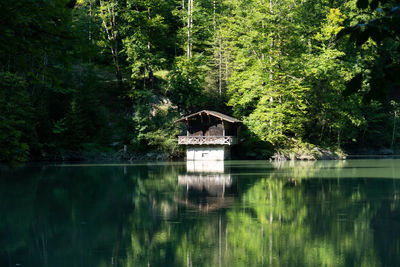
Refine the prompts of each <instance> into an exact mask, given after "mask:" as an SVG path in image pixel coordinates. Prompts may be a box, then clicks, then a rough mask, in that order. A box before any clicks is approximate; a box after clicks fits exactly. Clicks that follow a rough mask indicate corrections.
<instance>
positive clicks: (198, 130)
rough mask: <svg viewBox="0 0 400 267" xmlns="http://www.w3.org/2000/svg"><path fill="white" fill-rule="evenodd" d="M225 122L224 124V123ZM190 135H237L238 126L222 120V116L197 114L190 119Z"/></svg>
mask: <svg viewBox="0 0 400 267" xmlns="http://www.w3.org/2000/svg"><path fill="white" fill-rule="evenodd" d="M222 123H224V125H223V124H222ZM187 126H188V132H189V135H192V136H224V127H225V136H236V133H237V132H236V129H237V126H236V124H234V123H230V122H226V121H224V122H222V120H221V119H220V118H217V117H213V116H204V115H203V116H196V117H192V118H190V119H189V120H188V123H187Z"/></svg>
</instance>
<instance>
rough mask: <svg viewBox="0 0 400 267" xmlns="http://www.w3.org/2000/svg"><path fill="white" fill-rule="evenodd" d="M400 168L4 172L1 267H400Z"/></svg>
mask: <svg viewBox="0 0 400 267" xmlns="http://www.w3.org/2000/svg"><path fill="white" fill-rule="evenodd" d="M399 199H400V160H348V161H320V162H285V163H276V164H275V163H270V162H266V161H237V162H225V163H220V164H213V165H207V164H202V165H201V164H200V165H199V164H196V165H195V166H194V165H193V164H189V165H188V166H187V165H186V163H184V162H182V163H143V164H133V165H32V166H27V167H24V168H20V169H17V170H13V171H9V170H6V169H5V168H2V169H0V266H57V267H58V266H61V267H62V266H85V267H86V266H95V267H97V266H99V267H102V266H399V264H400V200H399Z"/></svg>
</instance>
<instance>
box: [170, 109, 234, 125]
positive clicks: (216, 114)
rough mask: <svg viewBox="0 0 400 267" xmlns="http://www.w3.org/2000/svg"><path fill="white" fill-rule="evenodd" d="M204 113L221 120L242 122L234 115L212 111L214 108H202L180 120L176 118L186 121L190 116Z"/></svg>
mask: <svg viewBox="0 0 400 267" xmlns="http://www.w3.org/2000/svg"><path fill="white" fill-rule="evenodd" d="M202 113H205V114H207V115H211V116H214V117H217V118H220V119H221V120H224V121H228V122H232V123H236V122H241V121H240V120H238V119H235V118H234V117H231V116H228V115H225V114H222V113H220V112H217V111H212V110H202V111H199V112H196V113H193V114H190V115H188V116H185V117H182V118H180V119H179V120H176V121H175V122H184V121H186V120H187V119H189V118H191V117H194V116H198V115H201V114H202Z"/></svg>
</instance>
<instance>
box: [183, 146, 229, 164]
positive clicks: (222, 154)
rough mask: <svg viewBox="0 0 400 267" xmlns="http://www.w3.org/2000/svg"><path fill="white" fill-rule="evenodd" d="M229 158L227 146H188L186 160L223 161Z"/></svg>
mask: <svg viewBox="0 0 400 267" xmlns="http://www.w3.org/2000/svg"><path fill="white" fill-rule="evenodd" d="M230 156H231V153H230V148H229V147H227V146H188V147H187V148H186V159H187V160H188V161H191V160H196V161H197V160H211V161H212V160H225V159H229V158H230Z"/></svg>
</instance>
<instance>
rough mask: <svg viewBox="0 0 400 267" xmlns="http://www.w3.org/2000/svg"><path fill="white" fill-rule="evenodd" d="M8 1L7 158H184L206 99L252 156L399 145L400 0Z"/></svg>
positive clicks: (1, 141) (4, 29)
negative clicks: (230, 121) (183, 142)
mask: <svg viewBox="0 0 400 267" xmlns="http://www.w3.org/2000/svg"><path fill="white" fill-rule="evenodd" d="M0 2H1V3H2V4H1V6H2V8H1V9H0V21H1V23H0V31H1V35H0V162H7V163H18V162H24V161H31V160H63V159H74V158H81V157H82V155H98V154H101V153H103V154H104V153H106V154H107V153H108V154H107V155H115V154H116V153H118V151H121V149H123V147H124V146H125V145H126V146H127V150H128V151H129V153H131V154H130V155H129V158H131V159H132V158H134V155H146V154H149V153H151V154H153V155H162V158H164V159H172V158H179V157H181V156H182V148H179V147H178V144H177V140H176V136H177V135H179V134H180V133H181V131H182V129H181V126H180V125H178V124H175V123H174V121H175V120H176V119H178V118H180V117H181V116H184V115H187V114H190V113H192V112H197V111H199V110H202V109H210V110H216V111H219V112H222V113H225V114H228V115H232V116H234V117H235V118H237V119H240V120H241V121H242V122H243V126H244V130H243V133H242V144H241V149H242V150H243V151H244V153H242V154H243V155H245V156H246V157H249V158H251V157H253V158H267V157H269V156H270V155H272V154H273V153H274V152H276V151H298V150H307V149H308V150H312V149H314V148H316V147H318V148H321V149H326V150H329V151H339V152H346V153H363V152H365V151H382V150H384V151H386V152H387V153H396V151H398V150H399V148H400V142H398V137H399V136H400V131H399V125H398V124H399V113H400V94H399V91H398V89H399V83H400V75H399V74H398V73H400V61H399V59H400V58H399V53H400V46H399V44H400V39H399V37H400V7H399V6H398V1H390V0H350V1H347V0H313V1H311V0H52V1H48V0H18V1H5V0H0Z"/></svg>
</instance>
